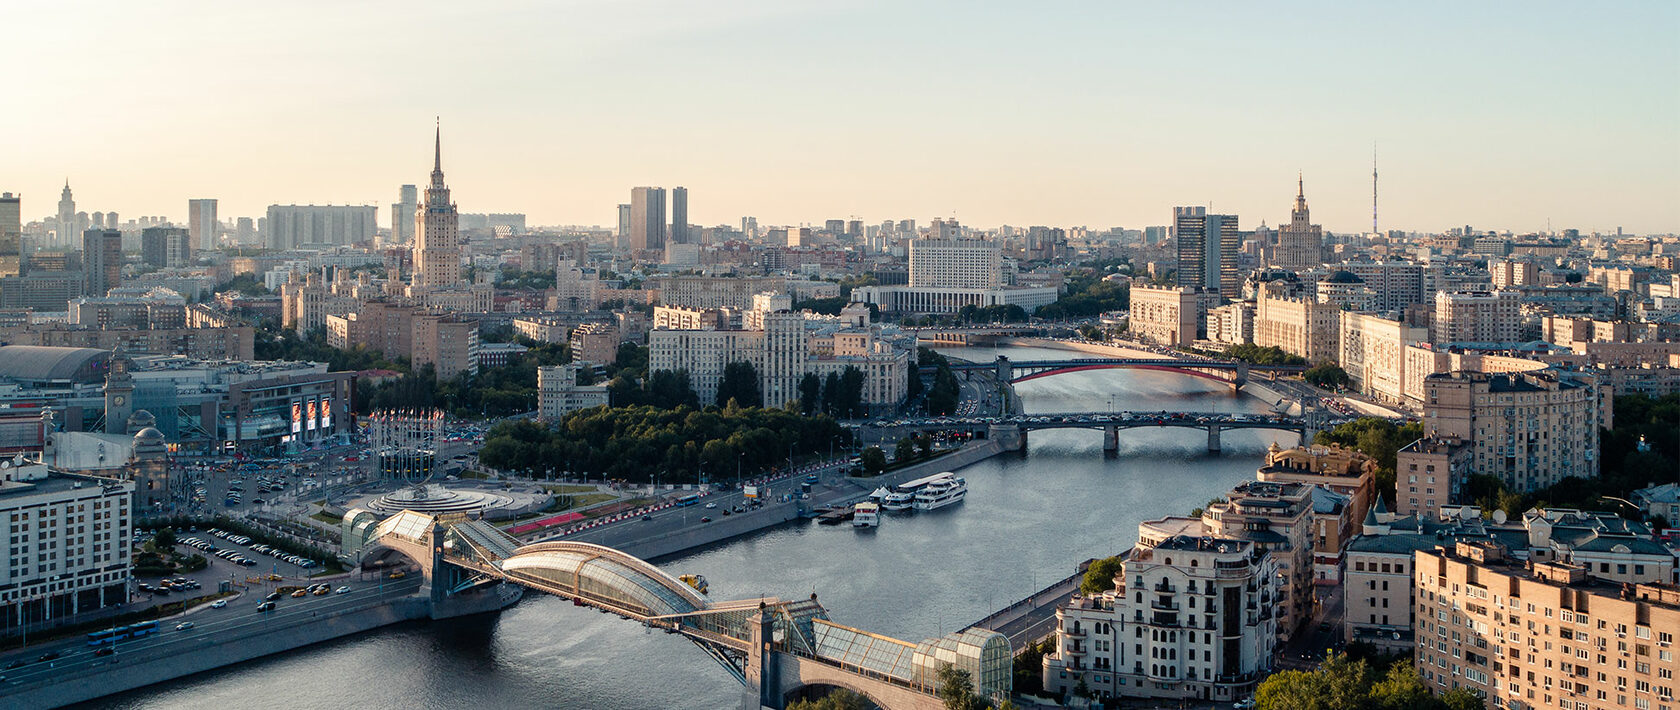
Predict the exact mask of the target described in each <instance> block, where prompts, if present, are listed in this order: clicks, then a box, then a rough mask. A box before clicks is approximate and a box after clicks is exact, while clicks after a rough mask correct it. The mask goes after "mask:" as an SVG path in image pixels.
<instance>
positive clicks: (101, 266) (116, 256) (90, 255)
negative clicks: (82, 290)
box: [82, 229, 123, 296]
mask: <svg viewBox="0 0 1680 710" xmlns="http://www.w3.org/2000/svg"><path fill="white" fill-rule="evenodd" d="M122 265H123V254H122V232H119V231H117V230H115V229H89V230H87V231H85V232H82V270H83V271H84V272H86V274H87V292H88V295H91V296H103V295H105V293H106V292H107V291H110V290H111V289H113V288H116V287H117V286H118V285H120V284H122Z"/></svg>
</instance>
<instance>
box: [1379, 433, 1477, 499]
mask: <svg viewBox="0 0 1680 710" xmlns="http://www.w3.org/2000/svg"><path fill="white" fill-rule="evenodd" d="M1471 465H1472V458H1471V449H1470V444H1469V442H1467V441H1465V440H1463V439H1459V438H1456V437H1452V436H1444V437H1443V436H1426V437H1424V438H1422V439H1418V440H1417V441H1414V442H1411V443H1409V444H1406V445H1405V446H1403V447H1401V449H1400V451H1399V452H1398V453H1396V454H1395V456H1394V472H1395V473H1394V478H1395V500H1394V512H1395V513H1398V514H1400V515H1402V516H1405V515H1417V516H1420V517H1424V518H1430V519H1433V518H1435V517H1437V516H1439V515H1440V514H1441V512H1442V511H1444V510H1446V509H1447V507H1448V506H1449V505H1452V504H1453V503H1454V502H1455V501H1456V499H1457V498H1458V495H1459V491H1460V490H1461V489H1462V488H1463V487H1464V482H1465V481H1467V480H1469V478H1470V470H1471Z"/></svg>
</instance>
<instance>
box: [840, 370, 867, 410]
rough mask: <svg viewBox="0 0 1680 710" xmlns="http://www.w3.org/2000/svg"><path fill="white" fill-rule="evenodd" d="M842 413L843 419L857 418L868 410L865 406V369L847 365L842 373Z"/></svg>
mask: <svg viewBox="0 0 1680 710" xmlns="http://www.w3.org/2000/svg"><path fill="white" fill-rule="evenodd" d="M839 389H840V413H839V414H838V415H837V416H839V417H840V418H842V419H855V418H857V417H860V416H863V413H864V412H865V411H867V410H865V409H864V406H863V370H859V369H857V368H856V367H853V366H851V365H847V366H846V369H845V370H843V371H841V373H840V384H839Z"/></svg>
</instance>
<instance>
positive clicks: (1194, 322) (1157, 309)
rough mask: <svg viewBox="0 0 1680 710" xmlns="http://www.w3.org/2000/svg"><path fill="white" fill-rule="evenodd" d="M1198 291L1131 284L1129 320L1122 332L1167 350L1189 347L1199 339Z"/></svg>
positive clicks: (1201, 312) (1200, 320)
mask: <svg viewBox="0 0 1680 710" xmlns="http://www.w3.org/2000/svg"><path fill="white" fill-rule="evenodd" d="M1205 303H1206V302H1205V301H1204V300H1203V299H1202V297H1201V293H1200V289H1197V288H1193V287H1190V286H1167V287H1156V286H1149V285H1146V284H1144V283H1142V282H1138V283H1134V284H1132V290H1131V311H1130V314H1131V317H1130V320H1129V321H1128V322H1127V325H1126V331H1127V332H1128V333H1129V334H1130V335H1131V337H1133V338H1136V339H1138V340H1140V341H1142V342H1145V343H1155V344H1157V345H1166V346H1168V347H1178V346H1180V345H1190V344H1191V343H1194V342H1196V340H1197V339H1199V338H1200V337H1201V334H1200V333H1199V332H1198V331H1200V329H1201V325H1202V319H1203V314H1204V311H1203V306H1204V305H1205Z"/></svg>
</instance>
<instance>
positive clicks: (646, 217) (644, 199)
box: [630, 187, 665, 250]
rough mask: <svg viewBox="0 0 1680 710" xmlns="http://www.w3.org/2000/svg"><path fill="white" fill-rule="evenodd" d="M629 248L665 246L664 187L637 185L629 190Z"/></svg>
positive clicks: (661, 247)
mask: <svg viewBox="0 0 1680 710" xmlns="http://www.w3.org/2000/svg"><path fill="white" fill-rule="evenodd" d="M630 248H631V249H632V250H642V249H664V248H665V188H663V187H638V188H635V189H633V190H631V191H630Z"/></svg>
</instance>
